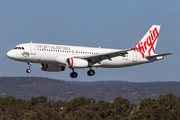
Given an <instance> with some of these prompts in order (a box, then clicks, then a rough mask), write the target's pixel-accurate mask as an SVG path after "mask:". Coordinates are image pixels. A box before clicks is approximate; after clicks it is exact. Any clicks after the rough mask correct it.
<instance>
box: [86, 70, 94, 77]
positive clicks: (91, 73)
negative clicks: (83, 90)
mask: <svg viewBox="0 0 180 120" xmlns="http://www.w3.org/2000/svg"><path fill="white" fill-rule="evenodd" d="M87 74H88V75H89V76H93V75H95V71H94V70H89V71H88V72H87Z"/></svg>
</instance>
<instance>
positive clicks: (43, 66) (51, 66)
mask: <svg viewBox="0 0 180 120" xmlns="http://www.w3.org/2000/svg"><path fill="white" fill-rule="evenodd" d="M41 70H43V71H48V72H58V71H64V70H65V66H59V65H55V64H44V63H42V64H41Z"/></svg>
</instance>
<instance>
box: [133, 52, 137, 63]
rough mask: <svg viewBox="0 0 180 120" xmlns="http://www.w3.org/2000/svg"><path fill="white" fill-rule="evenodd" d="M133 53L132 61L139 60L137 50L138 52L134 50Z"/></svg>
mask: <svg viewBox="0 0 180 120" xmlns="http://www.w3.org/2000/svg"><path fill="white" fill-rule="evenodd" d="M132 55H133V60H132V61H133V62H137V52H136V51H135V52H134V51H133V52H132Z"/></svg>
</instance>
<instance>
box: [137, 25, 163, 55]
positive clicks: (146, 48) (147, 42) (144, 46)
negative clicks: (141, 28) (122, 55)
mask: <svg viewBox="0 0 180 120" xmlns="http://www.w3.org/2000/svg"><path fill="white" fill-rule="evenodd" d="M159 30H160V26H158V25H153V26H152V27H151V28H150V29H149V31H148V32H147V33H146V35H145V36H144V37H143V38H142V39H141V41H140V42H139V43H138V44H137V45H136V47H135V48H138V49H135V50H134V51H137V52H140V53H141V54H142V57H143V58H144V57H145V55H149V56H150V55H151V54H153V53H154V52H155V49H156V43H157V39H158V36H159Z"/></svg>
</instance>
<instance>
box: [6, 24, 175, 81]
mask: <svg viewBox="0 0 180 120" xmlns="http://www.w3.org/2000/svg"><path fill="white" fill-rule="evenodd" d="M160 27H161V26H160V25H152V27H151V28H150V29H149V30H148V31H147V33H146V34H145V35H144V37H143V38H142V39H141V40H140V42H139V43H138V44H137V45H136V46H135V47H134V48H130V49H125V50H121V49H105V48H101V47H99V48H92V47H81V46H68V45H54V44H40V43H32V42H31V43H24V44H20V45H17V46H16V47H15V48H14V49H12V50H10V51H8V52H7V56H8V57H9V58H10V59H13V60H16V61H21V62H27V63H28V69H27V70H26V72H27V73H30V72H31V64H32V63H40V64H41V69H42V70H43V71H48V72H58V71H64V70H65V67H69V68H70V69H72V72H71V74H70V77H71V78H76V77H77V76H78V74H77V72H75V71H74V69H77V68H89V70H88V72H87V74H88V75H89V76H93V75H95V71H94V70H93V69H92V68H93V67H103V68H120V67H129V66H134V65H140V64H144V63H149V62H153V61H157V60H161V59H163V56H166V55H171V54H172V53H165V54H155V49H156V44H157V40H158V36H159V31H160Z"/></svg>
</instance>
